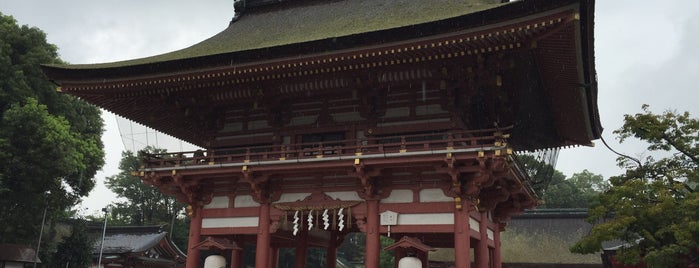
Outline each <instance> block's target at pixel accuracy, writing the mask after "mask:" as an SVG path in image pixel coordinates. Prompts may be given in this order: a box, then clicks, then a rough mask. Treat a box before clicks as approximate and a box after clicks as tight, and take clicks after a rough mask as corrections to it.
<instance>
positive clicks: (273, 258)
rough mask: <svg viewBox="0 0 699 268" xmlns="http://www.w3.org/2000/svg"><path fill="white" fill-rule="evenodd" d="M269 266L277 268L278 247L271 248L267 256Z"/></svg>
mask: <svg viewBox="0 0 699 268" xmlns="http://www.w3.org/2000/svg"><path fill="white" fill-rule="evenodd" d="M269 263H270V264H269V266H270V267H273V268H274V267H279V247H276V246H275V247H272V252H271V254H270V256H269Z"/></svg>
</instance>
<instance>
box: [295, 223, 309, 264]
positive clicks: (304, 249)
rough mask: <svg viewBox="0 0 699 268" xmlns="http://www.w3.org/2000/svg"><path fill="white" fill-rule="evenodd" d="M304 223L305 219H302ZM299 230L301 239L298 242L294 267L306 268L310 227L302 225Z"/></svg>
mask: <svg viewBox="0 0 699 268" xmlns="http://www.w3.org/2000/svg"><path fill="white" fill-rule="evenodd" d="M301 222H303V217H301ZM299 228H301V230H299V239H298V240H297V241H296V252H295V255H294V267H295V268H306V260H307V259H308V227H307V226H306V225H305V224H301V225H300V227H299Z"/></svg>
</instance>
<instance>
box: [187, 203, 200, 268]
mask: <svg viewBox="0 0 699 268" xmlns="http://www.w3.org/2000/svg"><path fill="white" fill-rule="evenodd" d="M201 214H202V207H200V206H192V219H191V221H190V223H189V242H188V243H187V262H186V267H187V268H199V250H198V249H194V246H196V245H197V244H199V242H201V219H202V215H201Z"/></svg>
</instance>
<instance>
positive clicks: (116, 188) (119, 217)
mask: <svg viewBox="0 0 699 268" xmlns="http://www.w3.org/2000/svg"><path fill="white" fill-rule="evenodd" d="M145 151H147V152H151V153H163V152H164V151H163V150H159V149H153V148H150V147H148V148H146V149H145ZM121 156H122V158H121V161H120V162H119V169H120V170H121V171H120V172H119V174H116V175H114V176H111V177H107V179H106V182H105V184H106V185H107V188H109V189H110V190H112V192H114V193H116V194H117V195H118V196H119V197H122V198H124V199H126V200H125V201H121V202H115V203H114V204H113V205H114V210H113V211H112V215H113V216H112V217H113V218H114V219H110V222H111V223H112V224H127V225H170V226H171V227H172V228H170V229H171V230H172V237H173V241H175V243H176V244H177V246H178V247H180V248H181V249H186V248H187V247H186V245H187V240H188V235H189V220H188V219H187V218H186V217H185V216H184V215H183V213H182V211H183V208H184V204H181V203H179V202H177V199H176V198H175V197H172V196H167V195H165V194H163V193H162V192H160V190H158V189H157V188H155V187H153V186H150V185H146V184H144V183H143V181H142V180H141V178H139V177H137V176H134V175H133V173H134V172H136V171H137V170H138V169H139V167H140V165H141V162H140V159H139V158H138V157H137V156H136V155H134V153H132V152H130V151H126V152H123V153H122V155H121Z"/></svg>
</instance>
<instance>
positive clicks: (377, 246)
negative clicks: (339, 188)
mask: <svg viewBox="0 0 699 268" xmlns="http://www.w3.org/2000/svg"><path fill="white" fill-rule="evenodd" d="M366 204H367V209H366V254H365V255H364V256H365V260H364V261H365V264H366V266H365V267H366V268H379V255H380V251H381V234H380V233H379V200H376V199H371V200H367V201H366Z"/></svg>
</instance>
